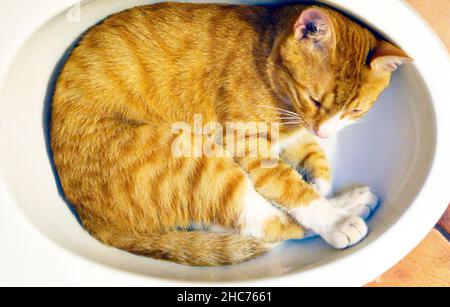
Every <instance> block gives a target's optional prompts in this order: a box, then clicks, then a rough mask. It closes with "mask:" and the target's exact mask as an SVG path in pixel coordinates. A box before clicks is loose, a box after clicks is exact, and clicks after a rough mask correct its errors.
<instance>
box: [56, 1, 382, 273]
mask: <svg viewBox="0 0 450 307" xmlns="http://www.w3.org/2000/svg"><path fill="white" fill-rule="evenodd" d="M306 8H307V7H305V6H302V5H292V6H287V7H282V8H279V9H276V10H269V9H267V8H263V7H247V6H227V5H195V4H173V3H165V4H157V5H152V6H145V7H139V8H134V9H131V10H128V11H126V12H123V13H119V14H117V15H114V16H112V17H109V18H108V19H106V20H105V21H104V22H102V23H101V24H100V25H98V26H96V27H94V28H92V29H91V30H89V31H88V32H87V33H86V34H85V35H84V37H83V39H82V40H81V42H80V44H79V46H77V47H76V48H75V50H74V51H73V53H72V55H71V56H70V58H69V60H68V62H67V63H66V65H65V67H64V69H63V71H62V73H61V75H60V77H59V80H58V82H57V86H56V91H55V95H54V100H53V111H52V125H51V142H52V149H53V153H54V161H55V165H56V167H57V170H58V173H59V175H60V179H61V182H62V186H63V189H64V192H65V194H66V196H67V199H68V200H69V201H70V202H71V203H73V205H74V206H75V208H76V210H77V212H78V213H79V215H80V217H81V219H82V221H83V225H84V227H85V228H86V229H87V230H88V231H89V232H90V233H91V234H92V235H93V236H95V237H96V238H98V239H99V240H100V241H102V242H104V243H106V244H109V245H111V246H114V247H117V248H120V249H124V250H127V251H130V252H132V253H136V254H140V255H146V256H150V257H154V258H158V259H166V260H171V261H175V262H178V263H183V264H190V265H221V264H230V263H237V262H241V261H244V260H247V259H251V258H254V257H256V256H258V255H261V254H263V253H265V252H267V251H269V250H270V248H271V246H270V245H268V244H267V243H272V242H279V241H283V240H287V239H293V238H301V237H302V236H303V235H304V230H303V228H302V227H301V226H300V225H299V224H298V223H297V222H296V221H295V220H294V219H293V218H291V217H290V216H289V215H288V214H287V213H286V212H287V210H288V209H292V208H295V207H298V206H301V205H302V206H307V205H308V204H309V203H311V202H312V201H314V200H316V199H318V198H319V197H320V195H319V193H318V191H317V190H316V189H315V188H314V186H312V185H310V184H309V183H307V182H305V181H304V179H303V178H302V176H301V175H299V173H298V172H297V171H296V170H295V167H297V166H302V167H305V168H307V169H308V170H309V171H310V172H311V174H312V175H313V177H314V178H322V179H324V180H326V181H330V180H331V171H330V167H329V163H328V161H327V158H326V156H325V154H324V153H323V151H322V149H321V148H320V146H319V145H318V144H317V143H316V141H315V138H312V137H311V136H309V137H308V136H307V134H306V133H304V131H306V130H305V126H306V127H307V128H308V129H314V128H315V127H317V126H319V125H320V124H321V123H322V122H324V121H325V120H327V119H328V118H330V117H331V116H332V115H334V114H336V113H337V112H340V111H343V110H352V109H355V108H357V109H359V110H361V112H360V113H358V114H352V115H351V117H353V118H357V117H360V116H362V115H363V114H364V113H366V112H367V111H368V110H369V109H370V108H371V107H372V105H373V103H374V102H375V100H376V99H377V97H378V95H379V94H380V93H381V91H382V90H383V89H384V88H385V87H387V86H388V83H389V79H390V72H389V73H388V72H384V71H374V70H372V69H371V68H370V67H369V66H368V65H367V63H366V58H367V57H368V54H369V53H370V51H371V50H372V49H373V48H375V47H376V46H377V44H379V42H378V40H377V39H376V38H375V36H374V35H373V34H372V33H371V32H369V31H368V30H366V29H364V28H362V27H361V26H359V25H357V24H356V23H354V22H353V21H351V20H349V19H347V18H346V17H344V16H342V15H341V14H339V13H337V12H335V11H333V10H330V9H328V8H319V9H320V10H323V12H326V14H327V15H328V16H329V18H330V20H331V21H332V23H333V26H334V31H335V33H334V35H335V39H336V45H335V46H334V45H333V46H330V47H329V48H328V51H327V52H326V54H324V53H323V52H315V51H313V50H311V47H310V46H308V45H307V44H305V45H302V44H299V42H298V40H297V39H296V38H295V36H294V32H293V26H294V24H295V22H296V19H297V18H298V16H299V15H300V14H301V12H303V11H304V10H305V9H306ZM317 63H321V64H320V65H318V64H317ZM292 91H295V92H292ZM310 97H312V98H314V99H316V100H320V101H321V102H322V104H323V107H322V108H321V109H320V110H317V109H316V107H315V106H314V104H313V103H311V100H310ZM287 100H289V102H287V103H286V101H287ZM263 106H266V107H263ZM267 106H271V107H273V108H283V109H288V110H290V111H293V112H296V113H298V114H301V116H302V118H303V120H304V121H305V124H304V125H301V124H298V125H285V126H282V131H281V132H282V133H281V139H280V140H270V139H265V141H267V142H268V144H269V145H270V146H273V147H275V146H277V147H278V148H279V152H278V154H277V155H276V158H277V159H278V158H279V160H278V162H279V163H278V165H277V166H276V167H274V168H262V167H261V162H262V161H263V160H264V159H265V158H268V157H263V156H259V157H243V158H233V157H212V158H210V157H198V158H175V157H173V155H172V152H171V144H172V142H173V141H174V140H175V139H176V137H177V136H176V135H174V134H172V132H171V124H173V123H175V122H180V121H182V122H188V123H192V120H193V118H194V115H195V114H202V116H203V121H204V122H212V121H215V122H219V123H221V124H223V125H225V123H226V122H250V121H251V122H267V123H271V122H282V121H283V120H282V119H281V117H280V113H279V112H277V111H276V110H275V109H272V108H268V107H267ZM300 134H302V135H304V137H298V135H300ZM294 139H298V140H297V141H292V140H294ZM288 143H289V144H292V146H290V147H286V145H285V144H288ZM285 147H286V148H285ZM252 186H254V187H255V188H256V190H257V191H258V192H259V194H260V195H262V196H263V197H264V198H266V199H267V200H270V201H271V202H273V203H276V204H278V206H280V207H281V208H286V211H282V210H278V209H277V211H278V212H279V214H275V215H273V217H272V218H271V219H268V220H267V221H265V222H264V224H263V226H262V228H263V229H261V235H260V236H259V237H258V236H251V234H247V233H245V232H243V230H244V229H245V228H246V227H247V226H248V225H246V224H245V222H243V220H242V219H241V218H240V217H241V214H242V212H243V206H244V204H243V199H244V196H245V195H246V193H248V191H249V189H253V188H252ZM194 223H195V224H198V225H203V226H204V227H206V228H207V227H209V226H221V228H223V229H225V230H227V232H224V233H214V232H212V231H187V229H188V228H189V227H190V226H191V225H192V224H194Z"/></svg>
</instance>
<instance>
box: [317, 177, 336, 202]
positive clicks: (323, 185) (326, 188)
mask: <svg viewBox="0 0 450 307" xmlns="http://www.w3.org/2000/svg"><path fill="white" fill-rule="evenodd" d="M313 186H314V187H315V188H316V190H317V191H318V192H319V194H320V196H322V197H325V198H327V197H329V196H330V195H331V192H332V185H331V182H330V181H328V180H325V179H322V178H318V179H315V180H314V181H313Z"/></svg>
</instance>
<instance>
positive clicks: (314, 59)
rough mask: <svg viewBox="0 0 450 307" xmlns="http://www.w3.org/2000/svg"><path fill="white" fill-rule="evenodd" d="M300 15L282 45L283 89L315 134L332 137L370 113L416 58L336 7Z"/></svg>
mask: <svg viewBox="0 0 450 307" xmlns="http://www.w3.org/2000/svg"><path fill="white" fill-rule="evenodd" d="M297 15H298V16H294V17H295V18H294V21H295V23H294V24H293V27H292V30H291V29H289V30H290V33H288V34H287V35H286V38H285V40H284V41H283V43H282V44H280V48H279V55H278V59H277V62H278V63H277V64H276V65H278V66H277V67H278V68H279V69H276V71H277V73H276V74H277V76H276V79H277V88H278V89H277V91H279V93H281V95H282V96H283V97H284V98H285V101H286V103H288V104H291V106H290V107H291V108H292V109H293V110H295V112H296V113H298V114H299V116H300V117H301V118H302V119H303V121H305V122H306V125H307V126H308V129H309V130H310V131H311V132H313V133H315V134H316V135H317V136H319V137H329V136H331V135H332V134H333V133H334V132H336V131H338V130H340V129H341V128H343V127H345V126H346V125H348V124H351V123H352V122H354V121H356V120H358V119H360V118H361V117H362V116H364V115H365V114H367V113H368V111H369V110H370V109H371V108H372V107H373V105H374V103H375V101H376V100H377V99H378V96H379V95H380V94H381V93H382V92H383V90H385V89H386V88H387V87H388V85H389V83H390V79H391V75H392V73H393V71H395V70H396V69H397V68H398V67H399V66H400V65H402V64H404V63H406V62H409V61H411V58H410V57H408V56H407V55H406V53H405V52H403V51H402V50H401V49H400V48H398V47H396V46H394V45H393V44H391V43H388V42H386V41H382V40H379V39H377V38H376V36H375V35H374V34H373V33H371V32H370V31H369V30H367V29H366V28H364V27H362V26H361V25H359V24H357V23H356V22H354V21H352V20H350V19H349V18H347V17H345V16H343V15H342V14H340V13H338V12H336V11H332V10H330V9H327V8H322V7H313V8H309V9H307V10H304V11H303V12H301V13H298V14H297Z"/></svg>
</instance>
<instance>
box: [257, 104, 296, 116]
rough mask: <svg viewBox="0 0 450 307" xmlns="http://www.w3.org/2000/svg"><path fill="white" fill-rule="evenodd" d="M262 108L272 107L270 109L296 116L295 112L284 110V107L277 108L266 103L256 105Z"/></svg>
mask: <svg viewBox="0 0 450 307" xmlns="http://www.w3.org/2000/svg"><path fill="white" fill-rule="evenodd" d="M256 105H258V104H256ZM258 106H260V107H262V108H266V109H272V110H277V111H280V112H282V113H285V115H292V116H298V115H297V113H295V112H292V111H289V110H285V109H281V108H277V107H271V106H266V105H258Z"/></svg>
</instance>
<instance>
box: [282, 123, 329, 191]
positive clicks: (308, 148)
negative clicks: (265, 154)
mask: <svg viewBox="0 0 450 307" xmlns="http://www.w3.org/2000/svg"><path fill="white" fill-rule="evenodd" d="M281 159H282V160H283V161H285V162H286V163H288V164H289V165H291V166H292V167H293V168H295V169H304V170H306V172H307V173H308V175H309V176H310V177H311V183H312V184H313V185H314V187H315V188H316V189H317V190H318V191H319V193H320V195H321V196H322V197H328V196H330V195H331V193H332V184H331V181H332V174H331V165H330V162H329V160H328V158H327V155H326V153H325V151H324V150H323V149H322V147H321V146H320V144H319V143H318V142H317V140H316V137H315V136H313V135H311V134H310V133H309V132H307V131H306V130H305V131H304V132H303V133H302V134H301V137H299V139H298V141H297V142H295V143H293V144H292V145H291V146H289V147H287V148H285V149H284V150H283V152H282V153H281Z"/></svg>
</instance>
